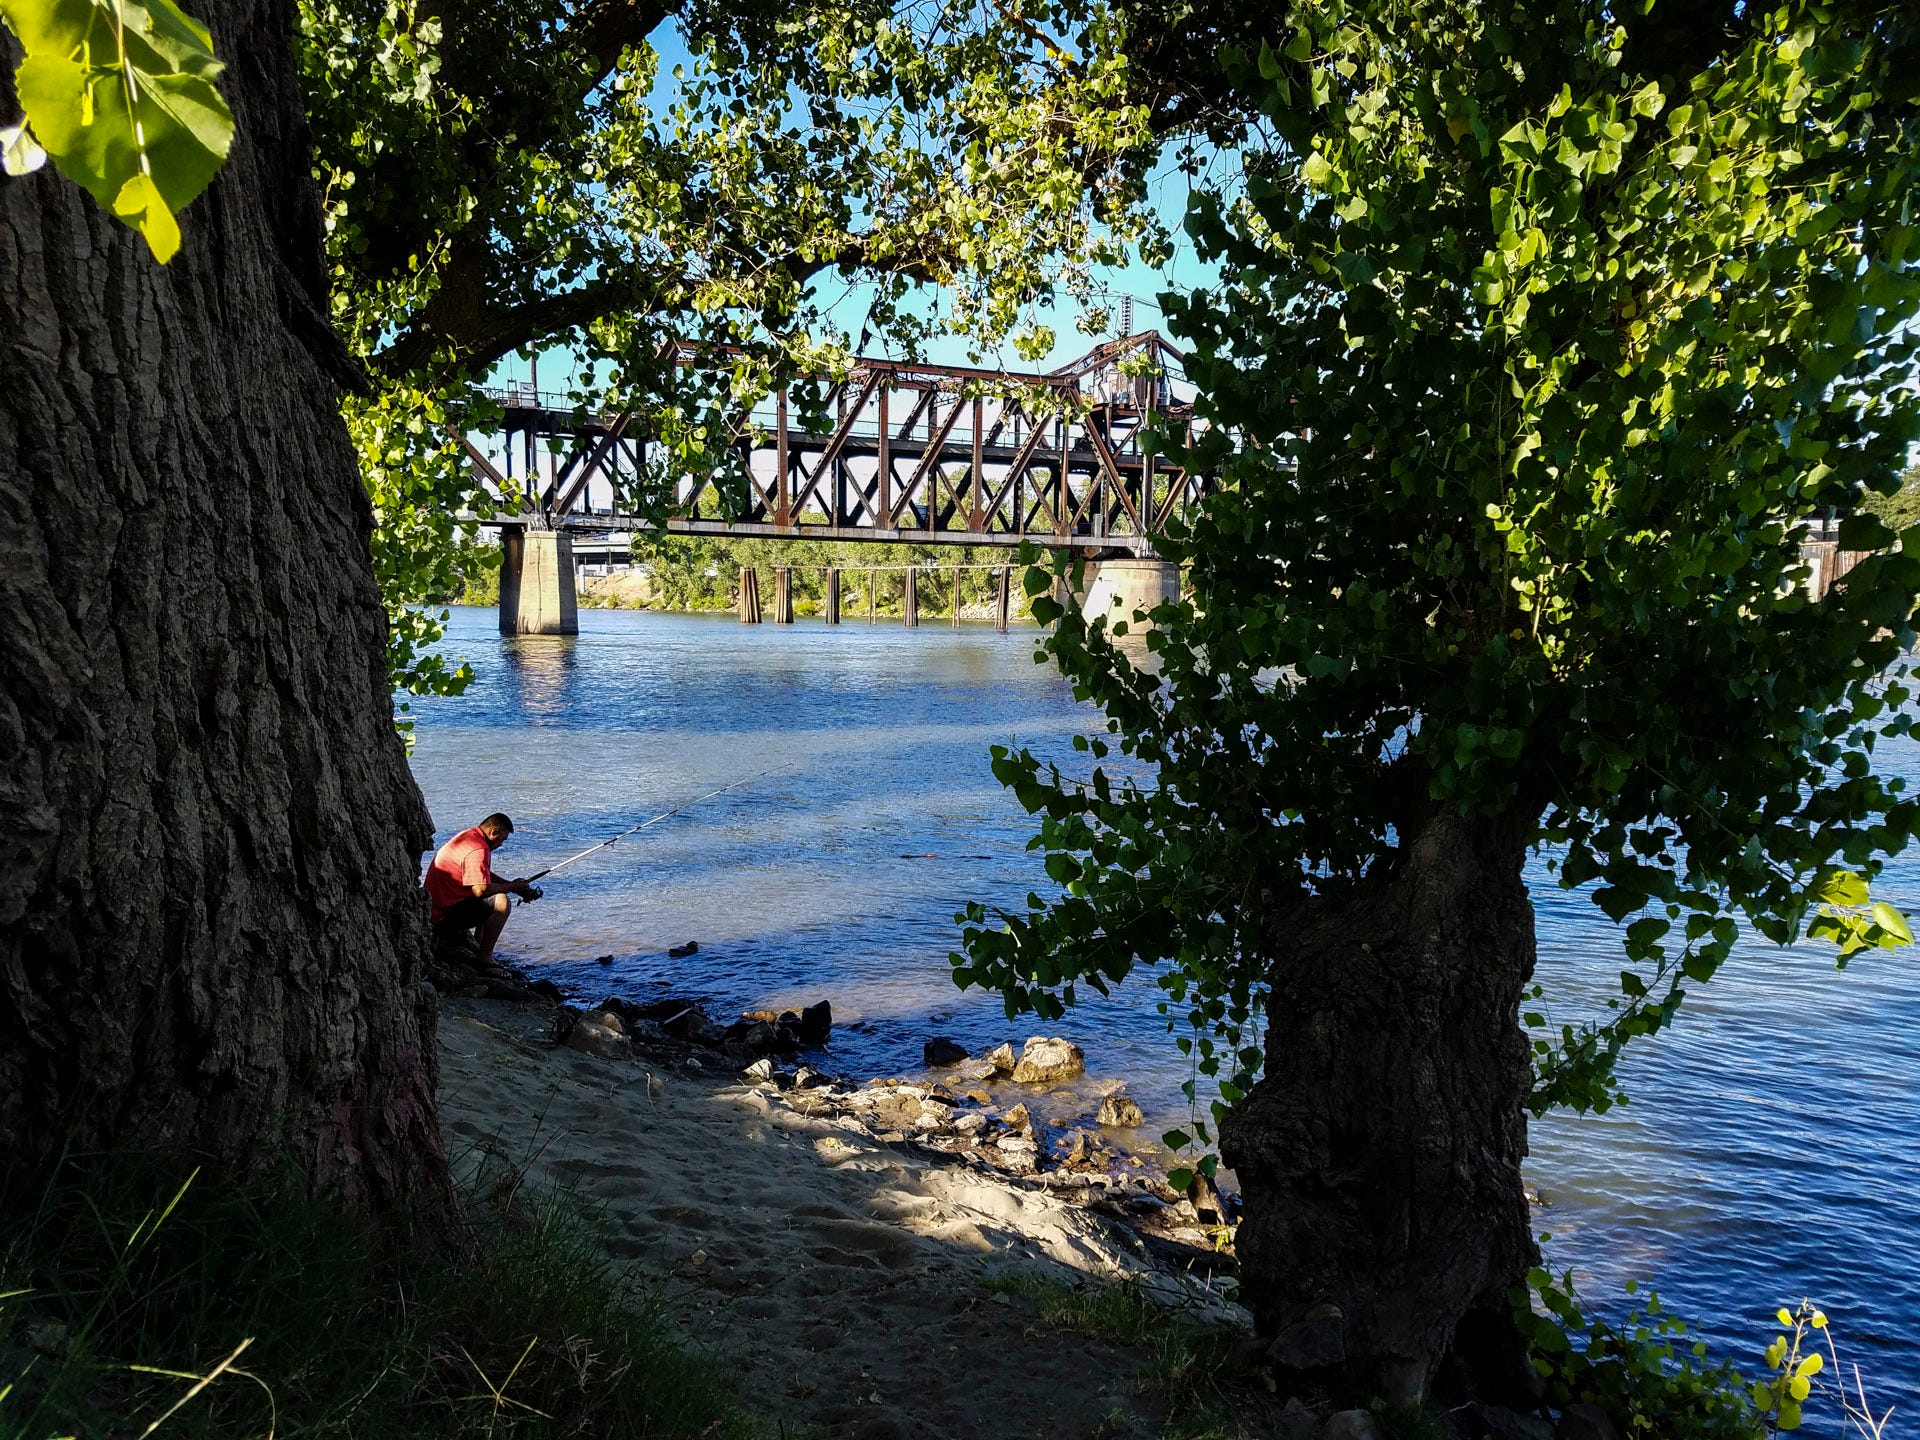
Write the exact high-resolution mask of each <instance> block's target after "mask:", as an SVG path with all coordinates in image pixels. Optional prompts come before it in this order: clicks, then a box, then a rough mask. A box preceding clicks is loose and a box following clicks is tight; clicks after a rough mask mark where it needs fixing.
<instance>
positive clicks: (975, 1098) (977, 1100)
mask: <svg viewBox="0 0 1920 1440" xmlns="http://www.w3.org/2000/svg"><path fill="white" fill-rule="evenodd" d="M960 1098H961V1099H962V1100H971V1101H972V1102H973V1103H974V1104H976V1105H991V1104H993V1092H992V1091H990V1090H978V1089H976V1090H966V1091H962V1092H961V1096H960Z"/></svg>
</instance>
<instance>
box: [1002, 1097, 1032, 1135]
mask: <svg viewBox="0 0 1920 1440" xmlns="http://www.w3.org/2000/svg"><path fill="white" fill-rule="evenodd" d="M1000 1123H1001V1124H1002V1125H1004V1126H1006V1127H1007V1130H1008V1132H1009V1133H1011V1134H1014V1135H1026V1136H1031V1135H1032V1134H1033V1114H1032V1112H1031V1111H1029V1110H1028V1109H1027V1107H1026V1105H1025V1104H1024V1103H1022V1104H1019V1105H1016V1106H1014V1107H1013V1108H1012V1109H1011V1110H1009V1111H1007V1113H1006V1114H1004V1115H1002V1116H1001V1117H1000Z"/></svg>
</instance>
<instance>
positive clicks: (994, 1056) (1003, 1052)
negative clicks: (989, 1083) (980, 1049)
mask: <svg viewBox="0 0 1920 1440" xmlns="http://www.w3.org/2000/svg"><path fill="white" fill-rule="evenodd" d="M980 1058H981V1059H983V1060H985V1061H986V1062H987V1064H989V1065H991V1066H992V1067H993V1073H994V1074H995V1075H1011V1074H1012V1073H1013V1067H1014V1066H1016V1065H1018V1064H1019V1063H1020V1062H1019V1061H1018V1060H1016V1059H1015V1058H1014V1054H1013V1043H1012V1042H1011V1041H1009V1042H1007V1043H1006V1044H1005V1045H996V1046H994V1048H993V1049H991V1050H989V1051H988V1052H987V1053H986V1054H985V1055H983V1056H981V1057H980ZM980 1078H981V1079H982V1080H984V1079H986V1078H987V1077H986V1076H985V1075H982V1076H981V1077H980Z"/></svg>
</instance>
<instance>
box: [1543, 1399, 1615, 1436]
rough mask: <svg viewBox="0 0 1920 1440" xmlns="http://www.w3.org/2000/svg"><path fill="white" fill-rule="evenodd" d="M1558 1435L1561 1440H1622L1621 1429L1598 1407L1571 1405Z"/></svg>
mask: <svg viewBox="0 0 1920 1440" xmlns="http://www.w3.org/2000/svg"><path fill="white" fill-rule="evenodd" d="M1557 1433H1558V1435H1559V1437H1560V1440H1620V1427H1619V1426H1617V1425H1615V1424H1614V1423H1613V1417H1612V1416H1611V1415H1609V1414H1607V1412H1606V1411H1604V1410H1602V1409H1601V1408H1600V1407H1599V1406H1598V1405H1569V1406H1568V1407H1567V1408H1566V1409H1565V1410H1564V1411H1562V1412H1561V1415H1560V1429H1559V1431H1558V1432H1557Z"/></svg>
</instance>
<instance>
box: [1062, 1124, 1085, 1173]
mask: <svg viewBox="0 0 1920 1440" xmlns="http://www.w3.org/2000/svg"><path fill="white" fill-rule="evenodd" d="M1087 1160H1088V1151H1087V1132H1086V1131H1084V1130H1076V1131H1074V1132H1073V1134H1072V1135H1071V1136H1070V1137H1068V1141H1067V1149H1066V1153H1065V1154H1063V1155H1062V1156H1061V1157H1060V1163H1061V1164H1062V1165H1085V1164H1086V1163H1087Z"/></svg>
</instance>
